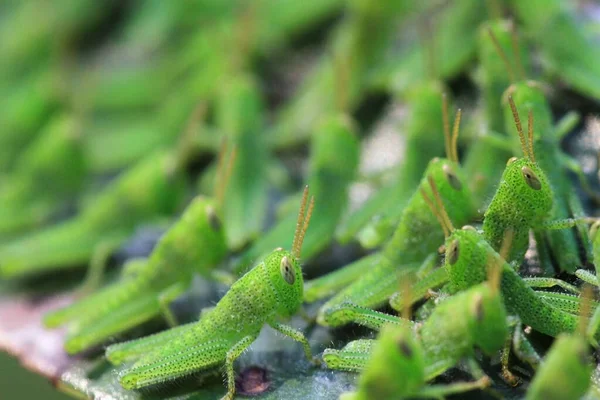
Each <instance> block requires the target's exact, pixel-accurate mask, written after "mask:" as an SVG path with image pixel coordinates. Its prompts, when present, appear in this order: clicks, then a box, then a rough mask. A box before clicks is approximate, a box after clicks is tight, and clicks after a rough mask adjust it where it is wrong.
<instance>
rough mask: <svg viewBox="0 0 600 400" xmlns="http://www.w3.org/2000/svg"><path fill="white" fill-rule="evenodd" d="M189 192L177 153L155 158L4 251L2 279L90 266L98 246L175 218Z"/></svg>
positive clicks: (1, 249) (0, 251)
mask: <svg viewBox="0 0 600 400" xmlns="http://www.w3.org/2000/svg"><path fill="white" fill-rule="evenodd" d="M184 194H185V175H184V171H182V170H181V169H180V168H177V167H176V163H175V159H174V158H173V155H172V154H171V153H167V152H164V153H156V154H152V155H150V156H148V157H147V158H145V159H144V160H142V161H141V162H139V163H138V164H136V165H135V166H134V167H132V168H131V169H130V170H127V171H126V172H124V173H123V174H122V175H121V176H119V177H118V178H117V179H116V180H115V181H113V182H111V183H110V184H109V186H108V187H107V188H106V189H105V190H104V191H102V193H101V194H100V195H99V196H98V198H96V199H95V200H94V201H93V202H91V203H89V204H88V205H87V206H86V208H85V209H84V211H83V212H82V214H81V215H79V216H77V217H75V218H72V219H70V220H67V221H65V222H62V223H60V224H58V225H55V226H52V227H49V228H47V229H44V230H42V231H39V232H36V233H33V234H31V235H27V236H25V237H23V238H19V239H16V240H13V241H11V242H8V243H7V244H5V245H3V246H2V247H0V258H1V259H2V262H1V263H0V276H3V277H7V278H8V277H17V276H23V275H28V274H35V273H37V272H40V271H43V270H53V269H60V268H65V267H72V266H75V265H80V264H85V263H86V262H87V261H89V259H90V257H91V256H92V253H93V252H94V250H95V248H96V246H97V245H98V244H100V243H102V242H104V241H108V242H111V243H113V244H114V245H115V246H117V245H118V243H122V242H123V241H124V240H126V239H127V237H128V236H129V235H130V234H131V233H132V232H133V230H134V229H135V228H136V227H137V226H138V225H139V224H140V223H142V222H146V221H150V220H152V219H156V218H160V217H165V216H168V215H170V214H172V213H173V212H174V211H175V209H176V208H177V207H178V206H179V205H180V204H181V202H182V201H183V197H184Z"/></svg>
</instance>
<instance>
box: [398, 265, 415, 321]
mask: <svg viewBox="0 0 600 400" xmlns="http://www.w3.org/2000/svg"><path fill="white" fill-rule="evenodd" d="M413 282H414V276H413V275H412V274H407V275H406V276H404V279H402V282H401V285H400V286H401V293H402V296H403V297H404V304H403V307H402V311H401V315H400V316H401V317H402V318H403V319H405V320H407V321H410V320H411V318H412V315H411V314H412V285H413Z"/></svg>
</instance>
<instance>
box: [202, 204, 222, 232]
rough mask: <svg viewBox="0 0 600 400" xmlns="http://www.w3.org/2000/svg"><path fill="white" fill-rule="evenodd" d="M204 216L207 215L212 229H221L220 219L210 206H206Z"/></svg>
mask: <svg viewBox="0 0 600 400" xmlns="http://www.w3.org/2000/svg"><path fill="white" fill-rule="evenodd" d="M206 216H207V217H208V224H209V225H210V227H211V228H212V229H213V230H214V231H218V230H220V229H221V219H219V216H218V215H217V213H216V212H215V209H214V208H212V207H210V206H209V207H206Z"/></svg>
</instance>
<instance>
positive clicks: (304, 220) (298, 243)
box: [292, 185, 315, 259]
mask: <svg viewBox="0 0 600 400" xmlns="http://www.w3.org/2000/svg"><path fill="white" fill-rule="evenodd" d="M307 202H308V185H306V186H305V187H304V192H303V193H302V202H301V203H300V211H299V212H298V221H297V222H296V231H295V232H294V240H293V241H292V254H293V255H294V257H296V258H297V259H299V258H300V252H301V250H302V242H303V241H304V235H305V234H306V230H307V229H308V223H309V222H310V218H311V216H312V212H313V208H314V205H315V198H314V196H311V198H310V204H309V205H308V211H307V212H306V216H305V215H304V212H305V211H306V204H307Z"/></svg>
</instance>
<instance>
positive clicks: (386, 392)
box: [352, 325, 425, 400]
mask: <svg viewBox="0 0 600 400" xmlns="http://www.w3.org/2000/svg"><path fill="white" fill-rule="evenodd" d="M424 384H425V355H424V354H423V350H422V348H421V346H420V343H419V342H418V341H417V340H416V338H415V334H414V333H413V332H412V331H411V330H410V329H409V328H407V327H405V326H395V325H386V326H384V327H383V329H382V330H381V332H380V333H379V336H378V338H377V341H376V342H375V345H374V346H373V349H372V351H371V357H370V359H369V362H368V364H367V365H366V368H365V370H364V372H363V373H362V375H361V376H360V379H359V381H358V387H357V391H356V393H355V394H354V397H352V398H353V399H355V400H367V399H392V398H394V399H402V398H406V397H409V396H410V395H414V394H416V393H417V392H418V391H419V389H420V388H421V387H422V386H423V385H424Z"/></svg>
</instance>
